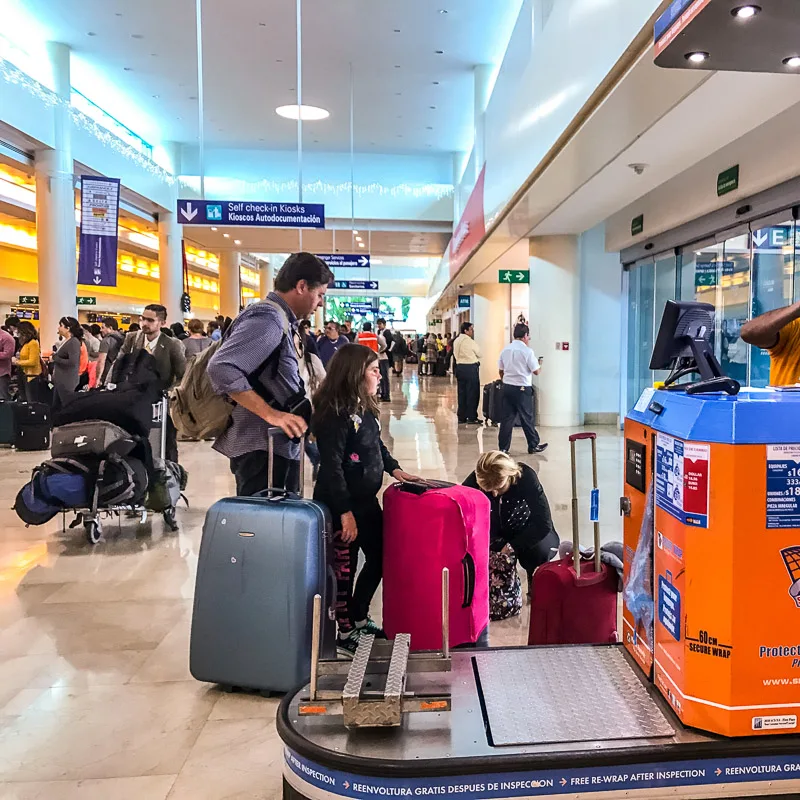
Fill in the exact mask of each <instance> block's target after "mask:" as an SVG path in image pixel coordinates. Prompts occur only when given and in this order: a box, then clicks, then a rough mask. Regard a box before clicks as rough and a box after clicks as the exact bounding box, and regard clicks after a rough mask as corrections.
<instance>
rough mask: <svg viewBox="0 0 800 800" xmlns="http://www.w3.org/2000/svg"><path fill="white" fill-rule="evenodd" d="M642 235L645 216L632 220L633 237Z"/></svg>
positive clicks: (641, 215)
mask: <svg viewBox="0 0 800 800" xmlns="http://www.w3.org/2000/svg"><path fill="white" fill-rule="evenodd" d="M640 233H644V214H639V216H638V217H634V218H633V219H632V220H631V236H638V235H639V234H640Z"/></svg>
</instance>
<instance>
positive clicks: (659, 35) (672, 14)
mask: <svg viewBox="0 0 800 800" xmlns="http://www.w3.org/2000/svg"><path fill="white" fill-rule="evenodd" d="M710 2H711V0H674V2H673V3H671V4H670V6H669V8H668V9H667V10H666V11H665V12H664V13H663V14H662V15H661V16H660V17H659V18H658V19H657V20H656V24H655V31H654V39H655V55H656V57H658V56H660V55H661V53H663V52H664V50H666V49H667V47H669V46H670V44H672V42H674V41H675V39H676V38H677V36H678V34H679V33H680V32H681V31H682V30H684V28H686V26H687V25H688V24H689V23H690V22H691V21H692V20H693V19H694V18H695V17H696V16H697V15H698V14H699V13H700V12H701V11H702V10H703V9H704V8H705V7H706V6H707V5H708V4H709V3H710Z"/></svg>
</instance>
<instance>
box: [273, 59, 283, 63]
mask: <svg viewBox="0 0 800 800" xmlns="http://www.w3.org/2000/svg"><path fill="white" fill-rule="evenodd" d="M275 63H276V64H283V59H282V58H276V59H275Z"/></svg>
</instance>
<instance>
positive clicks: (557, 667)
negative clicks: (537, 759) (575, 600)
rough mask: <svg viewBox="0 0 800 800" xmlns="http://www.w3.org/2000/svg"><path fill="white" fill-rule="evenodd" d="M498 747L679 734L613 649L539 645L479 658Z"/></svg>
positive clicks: (486, 699) (482, 685)
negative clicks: (528, 648) (675, 732)
mask: <svg viewBox="0 0 800 800" xmlns="http://www.w3.org/2000/svg"><path fill="white" fill-rule="evenodd" d="M474 659H475V665H476V667H477V672H478V676H479V678H480V684H481V689H482V692H483V700H484V703H485V706H486V715H487V722H488V724H489V731H490V734H491V739H492V742H493V744H494V745H495V746H496V747H503V746H512V745H525V744H545V743H557V742H562V743H563V742H589V741H599V740H605V741H608V740H614V739H651V738H658V737H668V736H673V735H674V730H673V728H672V726H671V725H670V723H669V722H668V721H667V719H666V717H664V715H663V714H662V713H661V710H660V709H659V708H658V706H656V704H655V703H654V702H653V700H651V699H650V697H649V695H648V694H647V690H646V689H645V688H644V686H642V683H641V681H640V680H639V679H638V677H637V676H636V675H635V674H634V672H633V669H632V668H631V666H630V665H629V664H628V662H627V661H626V660H625V658H624V656H623V655H622V653H620V652H619V649H618V648H615V647H538V648H534V649H531V650H495V651H487V652H485V653H478V654H476V655H475V656H474Z"/></svg>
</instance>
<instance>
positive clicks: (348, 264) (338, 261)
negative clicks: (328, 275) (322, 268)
mask: <svg viewBox="0 0 800 800" xmlns="http://www.w3.org/2000/svg"><path fill="white" fill-rule="evenodd" d="M317 258H320V259H322V260H323V261H324V262H325V263H326V264H327V265H328V266H329V267H330V268H331V269H333V270H336V269H369V264H370V257H369V256H368V255H359V254H358V253H317Z"/></svg>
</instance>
